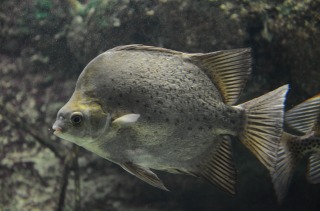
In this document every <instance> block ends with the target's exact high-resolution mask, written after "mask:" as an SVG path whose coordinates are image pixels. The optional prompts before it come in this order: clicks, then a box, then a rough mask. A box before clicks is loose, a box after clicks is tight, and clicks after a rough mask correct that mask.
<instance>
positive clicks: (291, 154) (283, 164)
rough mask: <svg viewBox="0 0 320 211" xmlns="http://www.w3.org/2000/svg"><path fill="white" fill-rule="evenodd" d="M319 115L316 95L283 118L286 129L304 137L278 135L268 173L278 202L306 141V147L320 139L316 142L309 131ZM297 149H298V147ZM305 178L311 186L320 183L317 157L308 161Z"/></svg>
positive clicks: (285, 190) (315, 124) (312, 132)
mask: <svg viewBox="0 0 320 211" xmlns="http://www.w3.org/2000/svg"><path fill="white" fill-rule="evenodd" d="M319 113H320V95H317V96H314V97H312V98H310V99H308V100H306V101H305V102H303V103H300V104H299V105H297V106H295V107H294V108H292V109H290V110H289V111H287V112H286V114H285V119H284V122H285V125H286V126H287V127H288V129H289V130H292V131H293V130H294V131H296V132H300V133H305V135H304V136H295V135H291V134H289V133H283V135H282V138H281V141H280V145H279V148H278V150H277V157H276V161H275V165H274V171H271V172H270V174H271V177H272V182H273V186H274V189H275V192H276V195H277V198H278V201H279V202H281V201H282V200H283V199H284V197H285V196H286V193H287V190H288V188H289V185H290V182H291V178H292V175H293V172H294V169H295V167H296V165H297V163H298V161H299V159H300V158H301V157H302V156H303V153H304V150H305V147H303V145H304V144H306V142H305V141H306V140H308V143H309V142H314V143H320V139H319V141H317V140H318V139H317V138H314V137H313V136H314V131H313V130H315V127H316V126H317V118H318V116H319ZM302 142H304V143H302ZM300 145H302V146H301V147H299V146H300ZM294 148H296V149H300V151H299V150H294ZM307 150H309V149H307ZM307 178H308V180H309V181H310V182H311V183H319V182H320V155H316V154H314V155H312V156H311V157H310V158H309V165H308V173H307Z"/></svg>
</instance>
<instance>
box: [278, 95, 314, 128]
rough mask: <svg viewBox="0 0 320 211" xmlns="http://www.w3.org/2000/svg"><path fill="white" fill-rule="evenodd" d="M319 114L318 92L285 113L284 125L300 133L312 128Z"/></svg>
mask: <svg viewBox="0 0 320 211" xmlns="http://www.w3.org/2000/svg"><path fill="white" fill-rule="evenodd" d="M319 115H320V94H318V95H316V96H314V97H312V98H310V99H308V100H306V101H304V102H303V103H300V104H299V105H297V106H295V107H294V108H292V109H290V110H289V111H287V112H286V113H285V119H284V122H285V125H286V126H287V127H288V128H289V129H294V130H297V131H299V132H301V133H308V132H310V131H312V130H314V129H315V128H314V127H316V124H317V118H318V117H319Z"/></svg>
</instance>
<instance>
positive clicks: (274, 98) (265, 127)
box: [235, 85, 288, 171]
mask: <svg viewBox="0 0 320 211" xmlns="http://www.w3.org/2000/svg"><path fill="white" fill-rule="evenodd" d="M287 91H288V85H284V86H282V87H280V88H278V89H276V90H274V91H271V92H269V93H267V94H265V95H262V96H260V97H258V98H255V99H252V100H250V101H248V102H245V103H243V104H241V105H238V106H235V108H240V109H244V110H245V115H246V123H245V125H244V131H243V132H242V134H241V135H240V140H241V142H242V143H243V144H244V145H245V146H246V147H247V148H248V149H249V150H250V151H251V152H252V153H253V154H254V155H255V156H256V157H257V158H258V159H259V160H260V162H261V163H262V164H263V165H264V166H265V167H266V168H267V169H268V170H269V171H272V168H273V165H274V162H275V159H276V150H277V148H278V144H279V140H280V138H281V135H282V132H283V130H282V125H283V115H284V111H283V108H284V101H285V96H286V93H287Z"/></svg>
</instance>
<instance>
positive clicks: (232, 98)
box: [184, 48, 251, 105]
mask: <svg viewBox="0 0 320 211" xmlns="http://www.w3.org/2000/svg"><path fill="white" fill-rule="evenodd" d="M184 56H185V57H189V58H190V59H191V60H193V61H196V64H197V65H198V66H199V67H200V68H201V69H202V70H204V71H205V72H206V74H207V75H208V76H209V78H210V79H211V81H212V82H213V83H214V84H215V85H216V86H217V88H218V89H219V91H220V93H221V95H222V98H223V101H224V103H226V104H228V105H234V104H235V103H236V102H237V101H238V99H239V97H240V94H241V92H242V90H243V88H244V86H245V83H246V82H247V80H248V78H249V75H250V72H251V49H250V48H243V49H234V50H225V51H217V52H212V53H206V54H200V53H199V54H185V55H184Z"/></svg>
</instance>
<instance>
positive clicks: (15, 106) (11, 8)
mask: <svg viewBox="0 0 320 211" xmlns="http://www.w3.org/2000/svg"><path fill="white" fill-rule="evenodd" d="M0 3H1V6H0V210H37V209H38V210H273V211H276V210H281V211H283V210H319V209H320V201H319V199H320V198H319V196H320V186H319V185H311V184H309V183H308V182H307V181H306V179H305V172H306V160H303V161H302V162H301V163H300V165H299V168H298V169H297V171H296V172H295V175H294V178H293V181H292V183H291V186H290V189H289V193H288V195H287V197H286V199H285V201H284V202H283V204H282V205H279V204H277V201H276V197H275V194H274V192H273V188H272V183H271V179H270V177H269V173H268V172H267V170H266V169H264V168H263V167H262V165H261V164H260V163H258V161H257V160H256V159H255V158H254V157H253V156H252V155H251V154H250V153H249V152H248V150H247V149H246V148H245V147H243V146H242V145H241V144H240V143H233V148H234V158H235V160H236V164H237V168H238V185H237V195H236V196H230V195H228V194H226V193H224V192H222V191H220V190H218V189H217V188H216V187H214V186H212V185H210V184H208V183H206V182H204V181H201V180H199V179H196V178H193V177H188V176H181V175H172V174H167V173H162V172H157V173H158V174H159V177H160V178H162V180H163V181H164V183H165V184H166V186H167V187H168V188H169V189H170V190H171V191H170V192H164V191H161V190H158V189H155V188H153V187H151V186H149V185H147V184H145V183H143V182H141V181H140V180H138V179H136V178H135V177H133V176H132V175H129V174H128V173H127V172H125V171H123V170H122V169H121V168H120V167H118V166H116V165H114V164H111V163H110V162H109V161H106V160H103V159H102V158H99V157H97V156H95V155H93V154H92V153H90V152H87V151H85V150H83V149H77V148H76V147H74V146H72V145H71V144H70V143H67V142H66V141H62V140H59V139H58V138H56V137H54V136H53V135H52V131H51V129H50V128H51V125H52V123H53V122H54V119H55V115H56V112H57V110H58V109H59V108H60V107H61V106H62V105H63V104H64V103H65V102H66V101H67V100H68V98H69V97H70V95H71V93H72V92H73V89H74V86H75V82H76V79H77V78H78V76H79V74H80V72H81V71H82V69H83V67H84V66H85V65H86V64H87V63H88V61H90V60H91V59H92V58H94V57H95V56H97V55H98V54H99V53H101V52H103V51H105V50H107V49H109V48H112V47H114V46H117V45H124V44H132V43H142V44H147V45H154V46H162V47H166V48H170V49H174V50H179V51H186V52H211V51H216V50H222V49H233V48H241V47H251V48H252V55H253V62H254V64H253V70H252V76H251V78H250V80H249V82H248V84H247V86H246V87H245V90H244V92H243V94H242V97H241V100H240V101H241V102H243V101H245V100H247V99H251V98H253V97H257V96H259V95H262V94H264V93H266V92H268V91H270V90H273V89H275V88H277V87H279V86H281V85H283V84H286V83H289V84H290V87H291V89H290V92H289V94H288V98H287V102H286V107H287V109H289V108H291V107H292V106H294V105H296V104H298V103H300V102H302V101H303V100H305V99H307V98H310V97H312V96H314V95H315V94H317V93H319V92H320V59H319V58H320V46H319V44H320V25H319V22H320V16H319V11H320V1H319V0H296V1H290V0H283V1H278V0H272V1H271V0H270V1H264V0H259V1H248V0H237V1H235V0H227V1H218V0H211V1H209V0H201V1H200V0H198V1H192V0H184V1H183V0H151V1H144V0H119V1H116V0H82V1H72V0H26V1H24V0H2V1H1V2H0ZM77 152H78V153H77Z"/></svg>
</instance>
